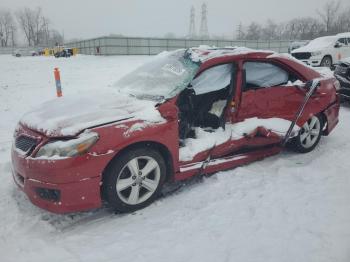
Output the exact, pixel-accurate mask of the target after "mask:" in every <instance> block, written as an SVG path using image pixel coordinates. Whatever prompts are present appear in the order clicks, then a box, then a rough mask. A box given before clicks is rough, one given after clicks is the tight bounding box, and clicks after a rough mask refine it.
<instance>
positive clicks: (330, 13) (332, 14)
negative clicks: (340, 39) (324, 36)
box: [318, 0, 340, 33]
mask: <svg viewBox="0 0 350 262" xmlns="http://www.w3.org/2000/svg"><path fill="white" fill-rule="evenodd" d="M339 10H340V1H339V0H332V1H329V2H328V3H326V4H325V5H324V6H323V8H322V10H321V11H318V14H319V16H320V18H321V20H322V22H323V24H324V26H325V30H326V33H334V31H333V30H334V25H335V21H336V19H337V16H338V14H339Z"/></svg>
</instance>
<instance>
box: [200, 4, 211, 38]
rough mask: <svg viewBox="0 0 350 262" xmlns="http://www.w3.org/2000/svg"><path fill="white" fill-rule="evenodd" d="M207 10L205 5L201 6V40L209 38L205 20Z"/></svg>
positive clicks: (206, 20) (206, 19)
mask: <svg viewBox="0 0 350 262" xmlns="http://www.w3.org/2000/svg"><path fill="white" fill-rule="evenodd" d="M207 14H208V10H207V4H206V3H203V4H202V19H201V27H200V33H199V34H200V37H201V38H203V39H206V38H209V31H208V18H207Z"/></svg>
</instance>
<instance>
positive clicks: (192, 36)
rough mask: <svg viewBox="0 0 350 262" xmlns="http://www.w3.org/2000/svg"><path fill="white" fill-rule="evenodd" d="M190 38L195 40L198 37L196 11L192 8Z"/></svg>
mask: <svg viewBox="0 0 350 262" xmlns="http://www.w3.org/2000/svg"><path fill="white" fill-rule="evenodd" d="M188 37H189V38H195V37H196V26H195V9H194V7H193V6H192V7H191V14H190V30H189V32H188Z"/></svg>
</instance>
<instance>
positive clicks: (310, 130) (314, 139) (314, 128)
mask: <svg viewBox="0 0 350 262" xmlns="http://www.w3.org/2000/svg"><path fill="white" fill-rule="evenodd" d="M322 127H323V121H322V118H321V117H319V116H313V117H311V118H310V119H309V120H308V121H306V123H305V124H304V125H303V126H302V128H301V129H300V131H299V134H298V136H297V137H295V138H294V140H293V142H292V145H293V147H294V148H295V150H296V151H298V152H300V153H308V152H310V151H312V150H314V148H315V147H316V146H317V144H318V143H319V142H320V139H321V136H322Z"/></svg>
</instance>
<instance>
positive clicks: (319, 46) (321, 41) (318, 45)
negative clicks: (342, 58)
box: [292, 36, 336, 54]
mask: <svg viewBox="0 0 350 262" xmlns="http://www.w3.org/2000/svg"><path fill="white" fill-rule="evenodd" d="M335 40H336V38H335V37H334V36H325V37H320V38H316V39H314V40H312V41H311V42H309V43H308V44H307V45H305V46H302V47H299V48H297V49H294V50H293V51H292V54H294V53H304V52H319V51H321V50H324V49H325V48H331V47H332V45H334V43H335Z"/></svg>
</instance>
